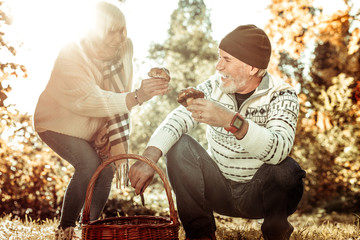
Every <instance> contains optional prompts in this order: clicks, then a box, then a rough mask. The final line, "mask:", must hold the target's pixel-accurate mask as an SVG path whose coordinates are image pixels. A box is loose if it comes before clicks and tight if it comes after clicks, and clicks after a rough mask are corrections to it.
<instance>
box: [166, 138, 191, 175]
mask: <svg viewBox="0 0 360 240" xmlns="http://www.w3.org/2000/svg"><path fill="white" fill-rule="evenodd" d="M191 141H193V138H192V137H190V136H189V135H187V134H184V135H182V136H181V138H180V139H179V140H178V141H177V142H176V143H175V144H174V145H173V146H172V147H171V148H170V150H169V151H168V153H167V154H166V164H167V167H168V168H169V167H170V168H172V167H175V166H176V167H177V165H178V164H179V158H180V157H182V156H183V155H184V153H186V152H187V151H189V147H188V145H189V143H190V142H191Z"/></svg>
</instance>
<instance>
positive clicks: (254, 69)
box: [250, 67, 259, 76]
mask: <svg viewBox="0 0 360 240" xmlns="http://www.w3.org/2000/svg"><path fill="white" fill-rule="evenodd" d="M258 72H259V68H256V67H251V69H250V75H251V76H255V75H256V74H257V73H258Z"/></svg>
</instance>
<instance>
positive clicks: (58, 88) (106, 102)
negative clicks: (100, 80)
mask: <svg viewBox="0 0 360 240" xmlns="http://www.w3.org/2000/svg"><path fill="white" fill-rule="evenodd" d="M76 58H79V57H78V56H75V59H76ZM94 73H96V71H95V70H91V69H90V66H89V65H86V64H85V61H84V59H79V61H78V62H76V61H75V60H74V59H72V58H70V57H68V56H67V55H66V56H64V54H63V55H59V57H58V58H57V60H56V62H55V65H54V68H53V72H52V74H51V78H50V81H49V84H48V86H47V91H48V93H49V94H51V96H52V97H53V98H54V99H55V101H57V102H58V103H59V104H60V105H61V106H62V107H64V108H66V109H68V110H70V111H72V112H74V113H76V114H79V115H83V116H89V117H110V116H113V115H114V114H124V113H128V112H129V110H128V109H127V106H126V95H127V93H114V92H111V91H106V90H104V89H102V88H100V87H99V85H98V84H97V83H96V80H95V77H94ZM98 74H100V73H98ZM101 77H102V76H101Z"/></svg>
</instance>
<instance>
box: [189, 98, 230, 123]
mask: <svg viewBox="0 0 360 240" xmlns="http://www.w3.org/2000/svg"><path fill="white" fill-rule="evenodd" d="M186 109H187V110H188V111H190V112H191V113H192V117H193V118H194V120H196V121H198V122H202V123H206V124H209V125H211V126H214V127H230V123H231V121H232V119H233V117H234V115H235V112H233V111H231V110H229V109H227V108H225V107H223V106H221V105H220V104H218V103H216V102H213V101H211V100H208V99H204V98H197V99H194V100H192V101H191V103H190V105H189V106H188V107H187V108H186Z"/></svg>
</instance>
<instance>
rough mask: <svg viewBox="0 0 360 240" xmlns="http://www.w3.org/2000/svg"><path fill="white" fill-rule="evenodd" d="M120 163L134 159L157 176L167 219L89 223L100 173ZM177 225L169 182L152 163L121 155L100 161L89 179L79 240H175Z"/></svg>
mask: <svg viewBox="0 0 360 240" xmlns="http://www.w3.org/2000/svg"><path fill="white" fill-rule="evenodd" d="M121 159H137V160H140V161H142V162H145V163H147V164H149V165H150V166H151V167H152V168H153V169H154V170H155V171H156V172H157V173H158V174H159V175H160V178H161V180H162V181H163V183H164V187H165V191H166V195H167V198H168V202H169V209H170V217H160V216H127V217H113V218H105V219H102V220H95V221H90V220H89V216H90V205H91V199H92V194H93V190H94V185H95V182H96V180H97V178H98V176H99V174H100V173H101V171H102V170H103V169H104V168H105V167H106V166H107V165H109V164H110V163H112V162H115V161H117V160H121ZM178 232H179V221H178V218H177V213H176V211H175V208H174V202H173V199H172V196H171V190H170V186H169V182H168V180H167V178H166V176H165V174H164V172H163V171H162V170H161V169H160V168H159V167H158V166H157V165H156V163H154V162H153V161H151V160H149V159H147V158H145V157H143V156H140V155H135V154H123V155H118V156H116V157H111V158H109V159H108V160H106V161H104V162H103V163H102V164H101V165H100V166H99V167H98V168H97V170H96V172H95V173H94V175H93V176H92V178H91V180H90V182H89V185H88V188H87V191H86V199H85V207H84V211H83V220H82V234H81V236H82V239H83V240H105V239H129V240H130V239H141V240H143V239H158V240H160V239H161V240H163V239H178Z"/></svg>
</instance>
